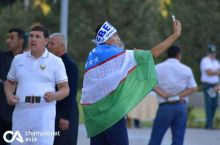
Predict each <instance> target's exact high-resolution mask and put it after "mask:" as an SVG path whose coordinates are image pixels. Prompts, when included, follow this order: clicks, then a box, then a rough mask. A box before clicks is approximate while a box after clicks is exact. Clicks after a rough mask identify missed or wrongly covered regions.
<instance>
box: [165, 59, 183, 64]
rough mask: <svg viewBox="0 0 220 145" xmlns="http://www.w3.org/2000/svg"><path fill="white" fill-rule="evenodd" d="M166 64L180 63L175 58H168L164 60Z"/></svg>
mask: <svg viewBox="0 0 220 145" xmlns="http://www.w3.org/2000/svg"><path fill="white" fill-rule="evenodd" d="M166 61H167V62H178V63H179V62H180V61H179V60H178V59H176V58H168V59H167V60H166Z"/></svg>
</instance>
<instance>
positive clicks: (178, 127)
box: [148, 103, 187, 145]
mask: <svg viewBox="0 0 220 145" xmlns="http://www.w3.org/2000/svg"><path fill="white" fill-rule="evenodd" d="M186 122H187V105H186V103H177V104H163V105H159V108H158V110H157V115H156V118H155V120H154V124H153V127H152V132H151V138H150V141H149V143H148V145H160V144H161V142H162V139H163V136H164V134H165V133H166V131H167V129H168V128H169V127H170V128H171V133H172V143H171V145H183V141H184V135H185V130H186Z"/></svg>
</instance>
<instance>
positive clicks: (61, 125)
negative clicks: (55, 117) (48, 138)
mask: <svg viewBox="0 0 220 145" xmlns="http://www.w3.org/2000/svg"><path fill="white" fill-rule="evenodd" d="M59 128H60V130H61V131H65V130H67V129H68V128H69V120H66V119H64V118H60V120H59Z"/></svg>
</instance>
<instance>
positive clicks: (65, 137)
mask: <svg viewBox="0 0 220 145" xmlns="http://www.w3.org/2000/svg"><path fill="white" fill-rule="evenodd" d="M47 48H48V50H49V51H50V52H52V53H53V54H55V55H56V56H58V57H60V58H61V59H62V61H63V63H64V65H65V68H66V73H67V77H68V82H69V88H70V93H69V95H68V96H67V97H66V98H65V99H63V100H61V101H57V104H56V123H55V130H56V131H60V136H56V137H55V140H54V145H77V136H78V123H79V109H78V104H77V98H76V97H77V82H78V76H79V71H78V67H77V65H76V63H75V62H74V61H73V60H72V59H71V58H70V57H69V56H68V54H67V39H66V38H65V36H64V35H63V34H61V33H53V34H52V35H50V37H49V42H48V45H47Z"/></svg>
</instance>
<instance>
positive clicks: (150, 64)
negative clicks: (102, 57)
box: [83, 50, 157, 137]
mask: <svg viewBox="0 0 220 145" xmlns="http://www.w3.org/2000/svg"><path fill="white" fill-rule="evenodd" d="M134 56H135V60H136V62H137V67H136V68H135V69H134V70H133V71H132V72H131V73H130V74H129V75H128V76H127V78H126V79H125V80H124V81H123V82H121V83H120V85H119V86H118V87H117V89H116V90H115V91H113V92H112V93H111V94H109V95H108V96H106V97H104V98H103V99H102V100H100V101H98V102H96V103H94V104H92V105H84V106H83V111H84V116H85V124H86V129H87V135H88V137H93V136H95V135H97V134H99V133H101V132H103V131H104V130H106V129H108V128H109V127H111V126H112V125H114V124H115V123H116V122H117V121H119V120H120V119H121V118H123V117H124V116H125V115H126V114H127V113H128V112H129V111H130V110H131V109H133V108H134V107H135V106H136V105H137V104H138V103H139V102H140V101H141V100H142V99H143V98H144V97H145V96H146V95H147V94H148V93H149V92H150V91H151V90H152V88H153V87H154V86H155V85H156V83H157V80H156V71H155V65H154V61H153V57H152V54H151V52H150V51H142V50H138V51H135V52H134Z"/></svg>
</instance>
